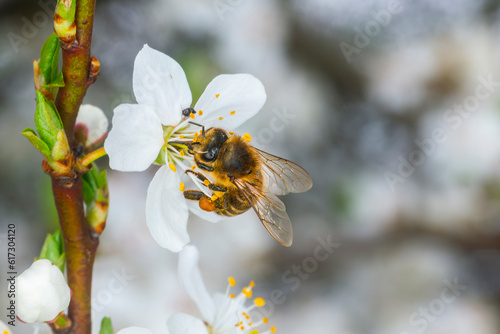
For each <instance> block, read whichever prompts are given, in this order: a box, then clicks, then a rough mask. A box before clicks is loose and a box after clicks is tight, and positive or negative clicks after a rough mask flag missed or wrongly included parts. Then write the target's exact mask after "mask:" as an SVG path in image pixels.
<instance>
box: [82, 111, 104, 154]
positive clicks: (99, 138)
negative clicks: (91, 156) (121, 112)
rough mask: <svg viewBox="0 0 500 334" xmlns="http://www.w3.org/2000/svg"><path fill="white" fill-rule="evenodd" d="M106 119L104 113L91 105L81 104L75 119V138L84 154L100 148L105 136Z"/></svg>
mask: <svg viewBox="0 0 500 334" xmlns="http://www.w3.org/2000/svg"><path fill="white" fill-rule="evenodd" d="M107 131H108V119H107V118H106V115H104V112H103V111H102V110H101V109H100V108H98V107H95V106H93V105H90V104H82V105H81V107H80V110H79V112H78V116H77V117H76V122H75V129H74V133H75V137H76V139H77V142H78V143H82V144H83V147H84V148H85V152H89V151H92V150H93V149H95V148H96V147H98V146H100V145H101V144H102V143H103V142H104V139H105V138H106V136H107V134H108V133H107Z"/></svg>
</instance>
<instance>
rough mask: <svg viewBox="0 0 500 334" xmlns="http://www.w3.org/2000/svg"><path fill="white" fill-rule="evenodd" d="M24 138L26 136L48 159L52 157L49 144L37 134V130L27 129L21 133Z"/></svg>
mask: <svg viewBox="0 0 500 334" xmlns="http://www.w3.org/2000/svg"><path fill="white" fill-rule="evenodd" d="M21 133H22V135H23V136H25V137H26V138H27V139H28V140H29V141H30V143H31V144H33V146H35V148H36V149H37V150H38V151H40V153H42V154H43V155H45V156H46V157H48V156H50V149H49V146H48V145H47V144H45V142H44V141H43V140H41V139H40V138H39V137H38V136H37V135H36V133H35V130H33V129H30V128H26V129H24V130H23V132H21Z"/></svg>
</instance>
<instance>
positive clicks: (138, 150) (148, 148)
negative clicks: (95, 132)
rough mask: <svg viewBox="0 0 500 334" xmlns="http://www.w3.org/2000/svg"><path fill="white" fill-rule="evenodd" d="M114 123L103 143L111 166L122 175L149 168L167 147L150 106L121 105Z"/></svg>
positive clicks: (116, 110)
mask: <svg viewBox="0 0 500 334" xmlns="http://www.w3.org/2000/svg"><path fill="white" fill-rule="evenodd" d="M112 122H113V128H112V129H111V131H110V132H109V134H108V138H106V141H105V142H104V149H105V150H106V152H107V153H108V156H109V166H110V167H111V168H112V169H116V170H120V171H123V172H133V171H143V170H145V169H146V168H148V167H149V166H150V165H151V164H152V163H153V161H155V160H156V158H157V157H158V153H159V152H160V149H161V148H162V146H163V145H164V143H165V140H164V139H163V128H162V126H161V122H160V119H159V118H158V116H157V115H156V114H155V113H154V111H153V110H152V109H151V108H150V107H148V106H143V105H137V104H120V105H119V106H118V107H116V108H115V110H114V115H113V121H112Z"/></svg>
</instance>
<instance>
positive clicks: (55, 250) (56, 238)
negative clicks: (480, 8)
mask: <svg viewBox="0 0 500 334" xmlns="http://www.w3.org/2000/svg"><path fill="white" fill-rule="evenodd" d="M39 259H47V260H49V261H50V262H52V263H53V264H54V265H56V266H58V267H59V269H61V271H62V272H63V273H64V265H65V263H66V254H65V253H64V244H63V239H62V235H61V231H60V230H57V231H56V232H55V233H54V234H53V235H52V234H47V237H46V238H45V241H44V243H43V246H42V250H41V251H40V257H39Z"/></svg>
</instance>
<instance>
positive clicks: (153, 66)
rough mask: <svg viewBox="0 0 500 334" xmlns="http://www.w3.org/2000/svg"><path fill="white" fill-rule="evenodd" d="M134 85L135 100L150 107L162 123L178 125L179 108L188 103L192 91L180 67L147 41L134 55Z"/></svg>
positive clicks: (180, 111)
mask: <svg viewBox="0 0 500 334" xmlns="http://www.w3.org/2000/svg"><path fill="white" fill-rule="evenodd" d="M133 85H134V94H135V98H136V100H137V102H138V103H139V104H145V105H149V106H151V107H152V108H153V110H155V112H156V113H157V115H158V116H159V117H160V120H161V122H162V124H163V125H177V123H179V121H180V120H181V118H182V110H183V109H184V108H189V107H190V106H191V101H192V97H191V90H190V89H189V84H188V82H187V79H186V74H185V73H184V71H183V70H182V67H181V66H180V65H179V64H178V63H177V62H176V61H175V60H173V59H172V58H170V57H169V56H167V55H166V54H163V53H161V52H159V51H157V50H155V49H152V48H150V47H149V46H148V45H147V44H145V45H144V47H143V48H142V50H141V51H139V53H138V54H137V57H136V58H135V62H134V78H133Z"/></svg>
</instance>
